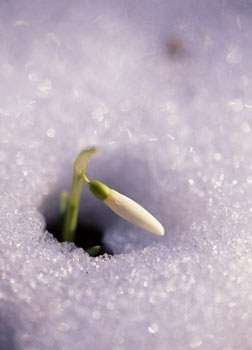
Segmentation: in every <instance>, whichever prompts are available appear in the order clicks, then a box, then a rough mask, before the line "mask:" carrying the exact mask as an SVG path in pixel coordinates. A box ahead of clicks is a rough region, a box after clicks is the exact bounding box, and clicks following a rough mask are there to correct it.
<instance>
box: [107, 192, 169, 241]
mask: <svg viewBox="0 0 252 350" xmlns="http://www.w3.org/2000/svg"><path fill="white" fill-rule="evenodd" d="M103 202H104V203H105V204H106V205H107V206H108V207H109V208H110V209H111V210H113V211H114V212H115V213H116V214H117V215H119V216H121V217H122V218H123V219H125V220H127V221H129V222H131V223H133V224H135V225H137V226H139V227H142V228H144V229H145V230H147V231H149V232H152V233H155V234H157V235H160V236H163V235H164V228H163V226H162V225H161V224H160V222H159V221H158V220H157V219H156V218H154V216H153V215H151V214H150V213H149V212H148V211H147V210H145V209H144V208H143V207H141V206H140V205H139V204H137V203H136V202H135V201H133V200H132V199H130V198H128V197H126V196H124V195H122V194H121V193H119V192H117V191H115V190H112V189H110V191H109V194H108V196H107V198H106V199H104V200H103Z"/></svg>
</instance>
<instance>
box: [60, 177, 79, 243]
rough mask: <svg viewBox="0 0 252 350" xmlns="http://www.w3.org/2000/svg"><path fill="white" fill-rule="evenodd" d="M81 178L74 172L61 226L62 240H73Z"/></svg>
mask: <svg viewBox="0 0 252 350" xmlns="http://www.w3.org/2000/svg"><path fill="white" fill-rule="evenodd" d="M82 187H83V180H82V179H81V177H79V176H78V175H76V174H75V173H74V175H73V180H72V186H71V190H70V192H69V197H68V204H67V210H66V215H65V220H64V226H63V236H62V239H63V241H68V242H74V240H75V230H76V226H77V219H78V212H79V203H80V195H81V190H82Z"/></svg>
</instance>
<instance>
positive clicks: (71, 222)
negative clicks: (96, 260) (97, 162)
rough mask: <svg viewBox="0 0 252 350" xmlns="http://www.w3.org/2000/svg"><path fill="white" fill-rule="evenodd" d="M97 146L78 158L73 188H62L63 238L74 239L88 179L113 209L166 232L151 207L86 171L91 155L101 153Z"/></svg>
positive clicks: (95, 250) (159, 232)
mask: <svg viewBox="0 0 252 350" xmlns="http://www.w3.org/2000/svg"><path fill="white" fill-rule="evenodd" d="M98 151H99V150H98V149H97V148H96V147H91V148H88V149H85V150H83V151H82V152H81V153H80V154H79V155H78V157H77V158H76V160H75V162H74V169H73V178H72V185H71V189H70V192H69V193H67V192H65V191H64V192H62V193H61V197H60V216H61V222H62V238H63V241H68V242H74V240H75V230H76V226H77V219H78V211H79V203H80V195H81V191H82V188H83V185H84V184H85V183H87V184H88V186H89V189H90V192H91V193H92V194H93V195H95V196H96V197H97V198H98V199H100V200H102V201H103V202H104V204H106V205H107V206H108V207H109V208H110V209H111V210H113V211H114V212H115V213H116V214H117V215H119V216H121V217H122V218H123V219H125V220H127V221H129V222H131V223H133V224H135V225H136V226H139V227H141V228H144V229H145V230H147V231H149V232H152V233H155V234H157V235H160V236H163V235H164V228H163V226H162V225H161V224H160V222H159V221H158V220H157V219H156V218H155V217H154V216H152V215H151V214H150V213H149V212H148V211H147V210H145V209H144V208H143V207H141V206H140V205H139V204H137V203H136V202H135V201H133V200H132V199H130V198H128V197H126V196H124V195H122V194H121V193H119V192H117V191H115V190H113V189H111V188H109V187H108V186H107V185H105V184H103V183H102V182H100V181H97V180H93V181H90V180H89V179H88V177H87V175H86V172H87V166H88V162H89V160H90V158H91V157H92V156H93V155H94V154H97V153H98ZM99 248H100V247H99V246H95V247H91V248H90V249H88V253H89V254H90V255H96V254H97V253H98V251H99Z"/></svg>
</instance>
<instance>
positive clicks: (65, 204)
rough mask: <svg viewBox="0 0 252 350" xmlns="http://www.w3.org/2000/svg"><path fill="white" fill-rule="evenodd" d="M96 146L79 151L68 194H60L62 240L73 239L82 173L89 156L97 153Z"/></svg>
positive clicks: (69, 240) (84, 171) (70, 240)
mask: <svg viewBox="0 0 252 350" xmlns="http://www.w3.org/2000/svg"><path fill="white" fill-rule="evenodd" d="M98 151H99V150H98V148H96V147H89V148H87V149H84V150H83V151H82V152H80V153H79V155H78V157H77V158H76V160H75V162H74V169H73V179H72V185H71V190H70V192H69V194H68V195H63V194H62V195H61V200H60V213H61V215H62V216H64V218H63V230H62V240H63V241H68V242H74V241H75V230H76V226H77V219H78V212H79V204H80V195H81V191H82V187H83V184H84V181H83V178H82V174H83V173H84V174H85V173H86V171H87V166H88V162H89V159H90V157H92V156H93V155H94V154H95V153H98Z"/></svg>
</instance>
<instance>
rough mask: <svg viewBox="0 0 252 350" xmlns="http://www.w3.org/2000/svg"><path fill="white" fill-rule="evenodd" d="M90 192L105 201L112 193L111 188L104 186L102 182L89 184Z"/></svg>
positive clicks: (94, 181)
mask: <svg viewBox="0 0 252 350" xmlns="http://www.w3.org/2000/svg"><path fill="white" fill-rule="evenodd" d="M88 185H89V189H90V191H91V192H92V193H93V195H95V196H96V197H97V198H98V199H100V200H102V201H104V200H105V199H107V198H108V196H109V193H110V191H111V190H110V188H109V187H108V186H107V185H105V184H103V183H102V182H100V181H96V180H93V181H90V182H89V183H88Z"/></svg>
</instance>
